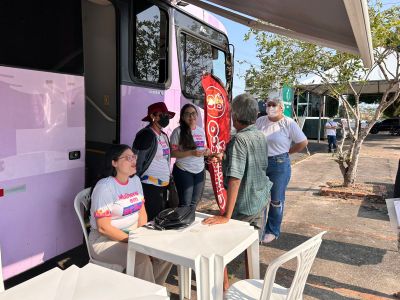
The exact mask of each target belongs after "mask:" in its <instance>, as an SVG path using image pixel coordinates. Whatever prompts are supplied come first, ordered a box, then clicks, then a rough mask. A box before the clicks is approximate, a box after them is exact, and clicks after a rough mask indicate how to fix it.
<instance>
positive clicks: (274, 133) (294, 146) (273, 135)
mask: <svg viewBox="0 0 400 300" xmlns="http://www.w3.org/2000/svg"><path fill="white" fill-rule="evenodd" d="M283 109H284V103H283V101H282V100H280V99H268V100H267V114H268V115H267V116H263V117H260V118H258V119H257V121H256V126H257V128H258V129H259V130H261V131H262V132H263V133H264V135H265V137H266V140H267V145H268V167H267V176H268V177H269V179H270V180H271V181H272V183H273V185H272V189H271V202H270V207H269V211H268V219H267V224H266V226H265V235H264V238H263V242H264V243H269V242H271V241H273V240H274V239H276V238H278V237H279V234H280V228H281V223H282V217H283V208H284V204H285V192H286V187H287V185H288V183H289V180H290V176H291V167H290V158H289V154H293V153H296V152H299V151H301V150H303V149H304V148H305V147H306V146H307V143H308V141H307V137H306V136H305V135H304V133H303V131H302V130H301V129H300V127H299V125H297V123H296V122H295V121H294V120H293V119H291V118H289V117H286V116H284V115H283Z"/></svg>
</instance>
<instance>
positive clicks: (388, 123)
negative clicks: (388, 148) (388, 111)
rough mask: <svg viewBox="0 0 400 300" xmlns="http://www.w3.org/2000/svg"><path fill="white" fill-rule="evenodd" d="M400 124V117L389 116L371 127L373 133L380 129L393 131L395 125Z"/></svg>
mask: <svg viewBox="0 0 400 300" xmlns="http://www.w3.org/2000/svg"><path fill="white" fill-rule="evenodd" d="M397 126H400V118H399V117H398V118H389V119H386V120H383V121H379V122H376V123H375V124H374V126H373V127H372V128H371V131H370V132H371V133H372V134H377V133H378V132H380V131H391V130H392V128H393V127H397Z"/></svg>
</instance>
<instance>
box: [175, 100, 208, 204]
mask: <svg viewBox="0 0 400 300" xmlns="http://www.w3.org/2000/svg"><path fill="white" fill-rule="evenodd" d="M197 116H198V114H197V110H196V107H195V106H194V105H192V104H185V105H184V106H183V107H182V109H181V113H180V119H179V124H180V126H179V127H177V128H175V129H174V131H173V132H172V134H171V150H172V151H171V155H172V157H176V162H175V165H174V168H173V170H172V175H173V176H174V181H175V185H176V189H177V192H178V196H179V206H192V207H196V206H197V203H198V202H199V200H200V198H201V194H202V192H203V188H204V182H205V173H204V156H207V155H208V154H209V150H208V149H207V143H206V135H205V132H204V129H203V128H201V127H199V126H197Z"/></svg>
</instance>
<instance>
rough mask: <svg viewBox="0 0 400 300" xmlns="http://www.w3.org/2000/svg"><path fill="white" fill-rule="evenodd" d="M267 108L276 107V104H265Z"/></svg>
mask: <svg viewBox="0 0 400 300" xmlns="http://www.w3.org/2000/svg"><path fill="white" fill-rule="evenodd" d="M267 106H268V107H276V106H277V105H276V103H267Z"/></svg>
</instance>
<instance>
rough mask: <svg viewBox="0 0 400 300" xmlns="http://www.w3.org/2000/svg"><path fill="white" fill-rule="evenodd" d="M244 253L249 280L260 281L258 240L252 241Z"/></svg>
mask: <svg viewBox="0 0 400 300" xmlns="http://www.w3.org/2000/svg"><path fill="white" fill-rule="evenodd" d="M246 251H247V263H248V266H249V277H250V278H251V279H260V257H259V256H260V252H259V244H258V240H256V241H254V242H253V243H252V244H251V245H250V247H249V248H247V250H246Z"/></svg>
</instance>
